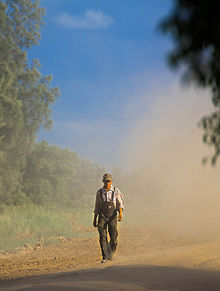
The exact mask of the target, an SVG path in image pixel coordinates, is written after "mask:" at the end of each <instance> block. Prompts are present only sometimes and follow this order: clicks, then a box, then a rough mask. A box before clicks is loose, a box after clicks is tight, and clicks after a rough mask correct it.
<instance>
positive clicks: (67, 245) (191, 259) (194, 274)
mask: <svg viewBox="0 0 220 291" xmlns="http://www.w3.org/2000/svg"><path fill="white" fill-rule="evenodd" d="M93 232H94V236H91V237H87V238H75V239H65V238H60V240H61V242H60V244H59V245H58V246H50V247H49V246H47V247H44V246H42V245H40V244H39V245H36V246H34V248H33V249H32V247H28V248H24V249H23V250H21V251H19V252H16V253H6V254H4V253H1V254H0V278H1V280H0V289H1V290H5V291H6V290H7V291H8V290H20V291H21V290H26V291H29V290H32V291H34V290H113V289H114V290H193V291H195V290H216V291H217V290H220V255H219V254H220V241H218V240H215V241H213V240H212V241H209V240H207V238H206V239H204V238H202V237H201V238H199V239H198V237H197V238H195V237H194V238H193V237H192V236H191V237H186V236H177V235H175V236H174V235H173V234H171V233H170V232H169V231H167V230H166V231H165V230H163V229H160V228H156V227H155V226H154V227H152V226H148V227H147V226H142V227H136V226H131V225H130V226H129V225H126V224H124V225H121V229H120V238H119V240H120V245H119V248H118V251H117V254H116V256H115V258H114V260H113V261H112V262H110V263H107V264H100V250H99V244H98V235H97V233H96V230H92V229H91V233H93Z"/></svg>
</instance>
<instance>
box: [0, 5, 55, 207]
mask: <svg viewBox="0 0 220 291" xmlns="http://www.w3.org/2000/svg"><path fill="white" fill-rule="evenodd" d="M43 16H44V9H42V8H40V7H39V1H31V0H7V1H6V0H5V1H0V201H4V202H7V203H10V201H11V200H13V197H14V196H16V195H19V193H20V192H21V182H22V176H23V173H24V169H25V163H26V157H27V154H28V153H29V152H30V151H31V148H32V146H33V144H34V140H35V134H36V131H37V130H38V129H39V128H40V127H41V126H43V127H45V128H50V127H51V124H52V121H51V119H50V112H51V110H50V108H49V105H50V104H51V103H53V102H54V101H55V99H56V97H57V96H58V89H57V88H51V87H50V81H51V76H41V74H40V72H39V70H38V69H39V67H40V64H39V62H38V61H37V60H32V62H31V61H30V60H28V57H27V52H28V49H30V48H31V46H32V45H35V44H37V43H38V41H39V39H40V33H39V30H40V28H41V26H42V24H43V22H42V19H43ZM30 63H31V65H29V64H30Z"/></svg>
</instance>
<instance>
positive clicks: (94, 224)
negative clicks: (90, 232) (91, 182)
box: [93, 191, 100, 227]
mask: <svg viewBox="0 0 220 291" xmlns="http://www.w3.org/2000/svg"><path fill="white" fill-rule="evenodd" d="M99 210H100V194H99V191H97V194H96V201H95V210H94V219H93V226H94V227H97V226H98V224H97V217H98V215H99Z"/></svg>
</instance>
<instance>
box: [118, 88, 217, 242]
mask: <svg viewBox="0 0 220 291" xmlns="http://www.w3.org/2000/svg"><path fill="white" fill-rule="evenodd" d="M143 100H146V102H145V101H143ZM137 102H139V104H140V106H141V110H142V112H143V111H144V110H143V108H145V114H142V115H141V116H138V114H137V116H136V119H133V120H132V122H133V124H132V126H131V129H130V131H129V133H128V134H127V137H126V139H125V140H124V141H123V143H122V145H121V151H120V155H121V157H123V165H124V168H125V169H126V170H127V171H128V172H130V177H131V179H128V180H129V181H128V185H127V188H130V189H132V191H131V192H132V193H131V195H130V196H129V199H128V202H129V203H128V204H129V205H128V206H129V207H128V210H129V213H128V216H129V215H131V216H132V214H133V216H134V217H136V218H138V217H139V219H140V221H142V222H143V221H144V222H145V223H150V222H154V223H158V224H160V225H161V226H162V227H164V228H166V229H170V230H171V231H175V232H179V233H182V234H187V235H199V236H200V237H203V238H204V239H206V238H214V237H220V233H219V228H220V211H219V205H220V187H219V186H220V176H219V174H220V170H219V166H218V165H217V166H216V167H214V168H213V167H212V166H211V164H210V163H209V164H207V165H205V166H204V165H202V159H203V158H204V157H205V156H207V155H208V156H209V157H211V156H212V152H211V149H209V148H208V147H207V146H205V145H204V144H203V143H202V133H203V131H202V129H200V128H198V122H199V121H200V119H201V117H202V116H204V115H207V114H209V113H210V112H211V111H212V110H213V108H212V105H211V102H210V96H209V93H208V92H204V91H200V90H198V89H193V88H184V87H182V86H174V87H170V88H169V87H167V88H164V89H163V90H152V92H151V93H150V94H149V93H148V95H147V96H146V95H144V94H143V95H142V96H141V97H140V98H139V101H137ZM136 108H137V105H136ZM134 169H135V171H134ZM132 173H135V175H136V178H135V179H136V180H135V179H134V180H133V181H136V182H135V184H134V185H131V181H132V176H133V174H132ZM125 182H126V181H125ZM129 183H130V184H129Z"/></svg>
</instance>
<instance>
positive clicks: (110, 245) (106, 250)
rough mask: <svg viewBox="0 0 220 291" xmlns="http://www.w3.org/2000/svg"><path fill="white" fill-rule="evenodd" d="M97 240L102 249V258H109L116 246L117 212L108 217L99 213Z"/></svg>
mask: <svg viewBox="0 0 220 291" xmlns="http://www.w3.org/2000/svg"><path fill="white" fill-rule="evenodd" d="M98 231H99V242H100V247H101V250H102V257H103V259H109V260H110V259H111V256H112V253H114V252H115V251H116V247H117V243H118V242H117V237H118V230H117V214H114V215H113V216H112V217H110V218H106V217H105V216H104V215H102V214H100V215H99V221H98ZM107 232H108V233H109V237H110V242H108V238H107Z"/></svg>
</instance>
